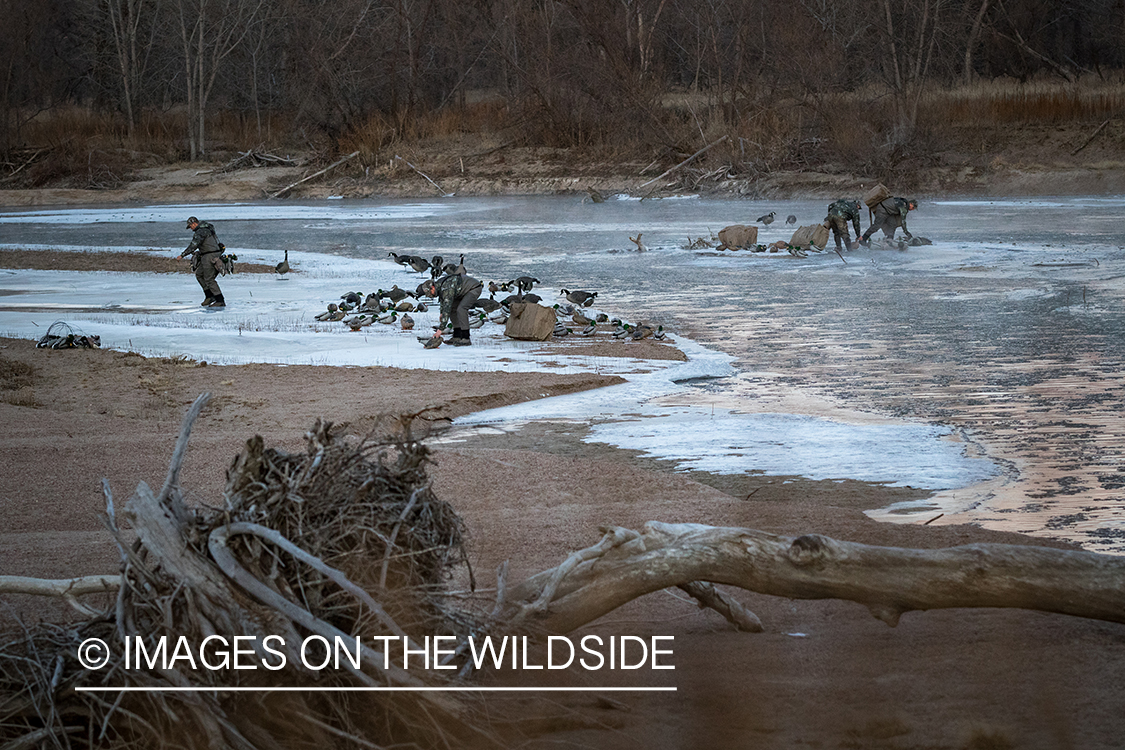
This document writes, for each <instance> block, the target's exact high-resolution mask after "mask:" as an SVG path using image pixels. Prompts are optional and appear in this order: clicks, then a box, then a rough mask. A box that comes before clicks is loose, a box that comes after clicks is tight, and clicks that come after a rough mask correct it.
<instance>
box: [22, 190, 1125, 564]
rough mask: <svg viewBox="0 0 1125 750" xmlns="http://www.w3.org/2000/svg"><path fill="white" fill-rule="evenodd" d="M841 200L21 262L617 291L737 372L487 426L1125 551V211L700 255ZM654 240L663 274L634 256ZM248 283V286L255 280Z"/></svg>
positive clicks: (34, 238) (278, 235)
mask: <svg viewBox="0 0 1125 750" xmlns="http://www.w3.org/2000/svg"><path fill="white" fill-rule="evenodd" d="M825 203H826V202H824V201H815V202H810V201H773V202H765V201H722V200H703V199H692V198H682V199H664V200H658V201H643V202H642V201H637V200H629V199H622V200H610V201H608V202H606V203H603V204H591V203H584V202H582V201H581V199H580V198H575V197H534V198H444V199H442V198H439V199H434V200H422V201H405V200H399V201H389V200H388V201H375V200H372V201H349V200H330V201H322V202H318V203H305V204H300V203H290V202H285V203H277V202H274V203H261V204H220V205H192V206H147V207H139V206H138V207H122V206H108V207H91V208H68V209H60V210H58V211H52V210H50V209H43V210H0V246H5V247H28V246H35V247H54V248H64V249H67V248H94V249H111V248H112V249H118V250H120V249H130V248H162V249H167V250H169V251H171V250H177V251H178V250H180V249H182V248H183V246H184V245H186V243H187V241H188V239H189V237H190V235H189V233H187V232H186V231H185V230H184V228H183V222H184V219H185V218H186V216H187V215H189V214H195V215H198V216H200V217H201V218H204V219H206V220H209V221H212V222H214V223H215V224H216V225H217V227H218V229H219V232H220V236H221V237H222V239H223V240H224V242H226V243H227V245H228V246H230V248H231V249H232V250H233V251H235V252H237V253H238V254H239V255H240V256H242V258H243V259H244V260H246V259H250V258H253V257H262V258H264V259H266V260H272V259H273V258H277V259H280V254H281V251H283V250H285V249H289V250H290V251H291V253H297V254H298V256H299V254H304V253H310V254H314V255H315V256H317V257H319V258H321V259H322V260H327V259H328V258H329V257H330V256H341V259H340V261H339V263H340V264H345V261H344V260H343V258H347V259H349V260H348V261H347V262H349V263H350V262H358V261H363V260H367V261H373V263H368V265H369V266H371V267H374V268H385V269H386V273H387V274H398V275H399V276H398V277H396V278H398V279H399V280H398V281H397V282H396V283H399V285H400V286H402V287H404V288H413V286H414V284H416V283H417V279H418V277H417V275H416V274H411V273H410V272H408V271H405V270H403V269H401V268H399V267H398V266H396V265H394V264H392V263H390V262H389V259H388V258H387V253H388V252H389V251H394V252H398V253H403V252H406V253H410V254H417V255H422V256H425V257H430V256H431V255H434V254H441V255H443V256H445V257H446V258H447V259H448V258H453V257H456V256H457V255H459V254H461V253H464V254H465V256H466V265H468V267H469V269H470V271H471V272H473V273H474V274H475V275H477V276H478V277H480V278H482V279H485V280H489V279H496V280H501V279H507V278H514V277H515V276H519V275H524V274H528V275H532V276H535V277H537V278H539V279H540V280H542V282H543V283H542V288H541V289H537V291H539V292H540V293H541V294H542V295H543V296H544V298H545V299H546V300H547V301H548V302H551V301H554V300H555V299H557V297H556V295H557V293H558V290H559V289H561V288H568V289H585V290H590V291H597V292H598V293H599V296H598V302H599V303H600V304H601V307H602V308H604V309H606V310H608V311H613V312H615V313H617V314H620V315H621V316H622V317H625V318H631V319H642V318H643V319H648V320H651V321H655V322H658V323H661V324H663V325H664V326H665V327H666V328H668V329H669V330H671V331H673V332H674V333H675V334H678V335H680V336H681V337H686V338H687V339H690V340H692V341H694V342H696V343H698V344H700V345H702V346H703V347H706V350H708V352H711V353H715V354H714V356H712V355H711V354H709V353H708V352H704V351H703V350H698V351H696V350H694V349H693V350H692V351H696V356H697V359H700V360H702V361H705V362H708V363H709V364H708V366H704V367H701V368H700V369H699V370H697V371H694V372H693V371H691V370H690V369H687V370H685V372H684V377H682V378H679V380H681V381H682V380H684V378H692V377H693V376H695V377H694V379H692V380H689V381H687V382H685V383H682V385H681V386H680V387H679V388H677V389H674V390H669V389H645V388H643V387H640V386H634V387H633V389H632V390H631V391H626V392H625V396H624V401H625V403H622V402H620V399H621V398H622V396H621V394H620V393H617V394H609V395H608V396H607V395H603V396H596V395H587V396H579V397H566V398H564V399H551V400H548V401H550V402H553V403H548V401H544V402H536V403H535V404H533V405H523V406H522V407H517V408H513V409H509V410H503V411H498V412H493V413H485V414H480V415H475V416H474V417H472V418H469V419H466V420H463V423H464V424H465V425H466V426H470V425H478V426H483V429H513V428H514V427H513V425H518V424H519V423H520V422H521V421H524V420H527V419H532V418H550V419H570V420H576V421H582V422H584V423H587V424H590V425H591V427H592V429H591V432H590V435H589V437H588V439H589V440H593V441H600V442H605V443H609V444H613V445H619V446H622V447H625V448H630V449H634V450H642V451H645V452H646V453H648V454H649V455H652V456H655V457H657V458H664V459H667V460H670V461H674V462H676V465H677V467H679V468H681V469H703V470H709V471H717V472H762V473H765V474H770V475H779V476H792V475H801V476H808V477H811V478H818V479H835V478H845V477H846V478H855V479H862V480H865V481H876V482H886V483H889V484H899V485H910V486H915V487H922V488H926V489H930V490H933V493H934V494H933V495H932V496H931V497H930V498H928V499H927V500H926V501H924V502H921V503H918V504H916V505H913V506H910V507H900V508H888V509H884V510H881V511H878V512H875V513H873V515H874V516H876V517H879V518H881V519H883V520H891V521H899V522H913V523H921V522H925V521H930V520H931V519H934V518H935V517H936V516H938V515H939V514H941V517H940V518H938V519H937V520H936V521H934V523H937V524H942V523H947V522H948V523H957V522H964V521H972V522H975V523H979V524H981V525H984V526H988V527H992V528H998V529H1005V530H1013V531H1021V532H1025V533H1030V534H1039V535H1049V536H1056V537H1062V538H1068V539H1073V540H1075V541H1078V542H1080V543H1081V544H1082V545H1083V546H1085V547H1086V548H1088V549H1091V550H1096V551H1105V552H1115V553H1122V552H1125V511H1123V509H1122V506H1123V503H1122V500H1123V498H1125V461H1123V459H1122V448H1123V446H1125V420H1123V409H1122V407H1123V404H1125V389H1123V387H1122V386H1123V385H1125V382H1123V381H1125V376H1123V375H1122V361H1123V358H1122V353H1123V350H1125V313H1123V305H1122V302H1123V297H1125V248H1123V245H1125V231H1123V230H1122V225H1123V221H1125V198H1064V199H1035V200H1015V199H1013V200H989V201H978V200H938V201H932V202H928V201H923V202H922V204H921V206H920V209H919V210H918V211H916V212H914V213H912V214H911V216H910V227H911V230H912V231H913V232H914V233H915V234H919V235H922V236H926V237H929V238H931V239H932V240H933V241H934V245H932V246H928V247H919V248H911V249H909V250H907V251H905V252H898V251H895V250H882V249H870V250H867V249H864V250H858V251H855V252H852V253H848V254H846V262H844V260H842V259H841V258H840V257H838V256H837V255H836V254H835V253H832V252H827V253H821V254H810V255H809V257H807V258H803V259H799V258H793V257H790V256H788V255H763V254H750V253H745V252H738V253H731V252H726V253H720V252H717V251H714V250H709V249H704V250H689V249H686V248H685V245H687V244H688V242H689V241H690V240H694V239H695V238H697V237H700V236H703V237H706V236H709V234H710V232H713V231H718V229H720V228H721V227H723V226H725V225H727V224H732V223H753V221H754V219H755V218H757V217H758V216H760V215H762V214H764V213H766V212H768V211H771V210H772V211H775V212H776V213H777V215H778V217H779V220H778V221H776V222H775V223H774V224H772V225H771V226H769V227H764V228H762V230H761V233H760V235H759V240H760V241H762V242H772V241H774V240H778V239H788V237H789V235H790V234H791V233H792V231H793V227H787V226H785V224H784V219H783V218H781V217H785V216H787V215H788V214H795V215H796V216H797V217H798V219H799V223H800V224H809V223H813V222H816V221H819V220H821V219H822V218H823V217H824V213H825ZM864 225H865V226H866V218H865V220H864ZM638 233H641V234H642V242H643V243H644V245H645V246H646V247H647V248H648V250H647V252H643V253H642V252H636V246H635V245H634V243H632V242H631V241H630V237H635V236H637V234H638ZM345 265H346V264H345ZM298 267H299V266H298ZM388 278H390V277H388ZM237 279H239V277H237V276H236V277H232V279H231V280H230V281H229V283H230V284H231V285H236V284H238V283H249V281H247V282H239V281H236V280H237ZM265 281H270V282H275V281H276V280H272V279H268V278H267V279H266V280H265ZM13 283H15V282H13ZM178 283H180V284H182V283H183V279H182V278H180V279H179V280H178ZM254 283H256V284H261V283H265V282H264V281H263V280H260V279H259V280H256V281H255V282H254ZM371 283H374V282H371ZM408 284H409V286H408ZM12 285H13V284H4V283H0V291H2V288H4V287H6V286H12ZM367 286H368V281H367V280H357V282H356V287H357V288H360V289H364V290H365V291H369V290H368V289H367V288H366V287H367ZM226 288H227V282H224V289H226ZM232 288H234V289H236V290H237V286H232ZM257 288H258V287H255V289H257ZM347 290H348V287H345V288H344V289H343V291H347ZM195 291H197V290H194V289H193V290H192V292H195ZM13 294H14V292H13V290H9V292H8V296H7V297H5V298H4V299H5V300H7V301H8V302H9V304H8V306H7V307H6V308H4V309H5V310H7V312H6V313H3V314H0V329H2V330H0V332H3V333H8V334H9V335H11V334H12V333H13V332H15V333H17V334H19V330H20V329H19V324H18V320H17V319H16V318H11V317H8V318H5V317H4V315H9V316H11V315H16V314H19V312H20V310H19V305H18V304H17V303H15V302H12V300H14V299H16V296H13ZM21 294H22V292H21ZM260 294H262V292H260V291H259V295H260ZM236 296H237V292H236ZM230 298H231V294H229V293H228V299H230ZM324 301H329V300H324ZM150 307H151V306H150ZM232 312H233V313H237V309H236V307H235V306H232V308H231V309H228V310H227V311H226V312H224V313H223V314H224V315H228V314H229V313H232ZM311 312H312V311H311V310H309V311H308V313H309V315H310V317H311ZM169 314H175V311H172V312H170V313H169ZM184 314H185V315H186V314H188V313H187V312H185V313H184ZM190 314H192V315H197V316H198V315H199V314H198V311H190ZM213 317H214V316H206V319H207V320H211V319H212V318H213ZM98 320H100V321H103V322H104V321H105V320H106V319H105V318H104V317H103V318H100V319H98ZM94 322H95V323H96V322H98V321H97V320H96V321H94ZM297 327H298V326H293V328H294V329H296V328H297ZM292 336H293V337H294V340H295V339H296V336H297V333H295V332H294V333H293V334H292ZM169 338H171V337H169ZM282 338H284V336H283V337H282ZM130 340H131V339H130ZM686 343H687V344H690V342H686ZM690 345H691V346H694V344H690ZM149 346H150V348H152V347H153V346H155V345H153V344H150V345H149ZM197 346H207V345H206V344H203V345H197ZM499 346H500V343H499V342H498V343H497V347H499ZM157 348H159V347H157ZM473 349H478V347H473ZM443 350H444V347H443V349H442V350H439V351H443ZM481 351H484V352H487V351H488V350H487V349H485V348H483V347H482V348H481ZM194 354H195V356H197V357H200V358H203V357H206V356H208V355H209V352H207V351H198V352H195V353H194ZM721 355H725V356H721ZM403 356H404V357H407V358H408V356H409V357H412V356H414V354H412V353H410V354H409V355H408V354H404V355H403ZM430 356H434V355H430ZM321 361H324V362H326V363H331V362H335V361H336V360H333V359H332V358H330V357H328V356H325V358H324V359H323V360H321ZM380 363H382V364H400V363H399V362H398V361H397V360H395V359H394V358H393V357H391V358H390V359H389V360H383V361H381V362H380ZM404 364H406V366H432V365H427V364H426V363H424V362H423V363H422V364H418V363H417V362H416V361H415V360H412V359H410V360H409V361H406V360H404ZM493 366H496V365H493ZM615 399H617V400H618V402H617V403H616V404H615V405H614V406H612V407H611V406H609V405H608V402H610V401H613V400H615ZM630 415H638V416H630Z"/></svg>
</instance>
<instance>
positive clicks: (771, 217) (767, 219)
mask: <svg viewBox="0 0 1125 750" xmlns="http://www.w3.org/2000/svg"><path fill="white" fill-rule="evenodd" d="M775 216H777V211H770V212H769V213H768V214H766V215H765V216H759V217H758V221H759V222H760V223H762V224H765V225H766V226H767V227H768V226H769V225H770V224H772V223H773V220H774V217H775Z"/></svg>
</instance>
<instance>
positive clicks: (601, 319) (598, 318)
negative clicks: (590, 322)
mask: <svg viewBox="0 0 1125 750" xmlns="http://www.w3.org/2000/svg"><path fill="white" fill-rule="evenodd" d="M594 321H595V322H597V323H608V322H609V316H608V315H606V314H605V313H598V314H597V315H595V316H594Z"/></svg>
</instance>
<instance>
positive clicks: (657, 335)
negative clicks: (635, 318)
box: [652, 326, 668, 341]
mask: <svg viewBox="0 0 1125 750" xmlns="http://www.w3.org/2000/svg"><path fill="white" fill-rule="evenodd" d="M667 335H668V334H666V333H665V332H664V326H657V327H656V331H654V332H653V334H652V337H653V338H654V339H656V340H657V341H663V340H664V337H665V336H667Z"/></svg>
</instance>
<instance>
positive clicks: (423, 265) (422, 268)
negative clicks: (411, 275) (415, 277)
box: [406, 255, 430, 273]
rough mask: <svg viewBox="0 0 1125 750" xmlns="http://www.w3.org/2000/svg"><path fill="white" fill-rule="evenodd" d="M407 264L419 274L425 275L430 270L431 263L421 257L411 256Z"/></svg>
mask: <svg viewBox="0 0 1125 750" xmlns="http://www.w3.org/2000/svg"><path fill="white" fill-rule="evenodd" d="M406 264H407V265H408V266H410V267H411V268H413V269H414V270H415V271H417V272H418V273H425V272H427V271H429V270H430V261H428V260H426V259H425V258H423V257H422V256H420V255H411V256H410V257H409V258H407V259H406Z"/></svg>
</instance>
